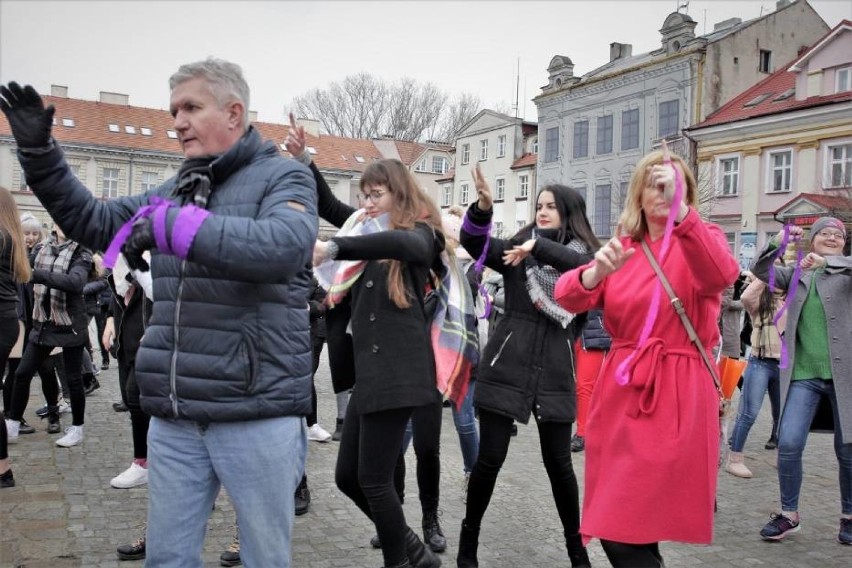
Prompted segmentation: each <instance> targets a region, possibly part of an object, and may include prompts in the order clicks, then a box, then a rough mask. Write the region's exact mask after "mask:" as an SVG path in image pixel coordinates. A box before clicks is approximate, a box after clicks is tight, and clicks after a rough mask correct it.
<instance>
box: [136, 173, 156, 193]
mask: <svg viewBox="0 0 852 568" xmlns="http://www.w3.org/2000/svg"><path fill="white" fill-rule="evenodd" d="M150 176H154V178H153V179H154V181H153V183H152V182H151V178H150ZM139 177H140V179H139V187H140V189H141V191H142V193H145V192H147V191H151V190H152V189H154V188H156V187H157V186H159V185H160V174H158V173H157V172H146V171H143V172H142V175H140V176H139Z"/></svg>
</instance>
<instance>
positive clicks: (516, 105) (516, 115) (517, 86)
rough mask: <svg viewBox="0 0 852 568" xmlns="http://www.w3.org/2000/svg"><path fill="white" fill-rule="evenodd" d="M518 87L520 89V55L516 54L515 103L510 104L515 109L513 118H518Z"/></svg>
mask: <svg viewBox="0 0 852 568" xmlns="http://www.w3.org/2000/svg"><path fill="white" fill-rule="evenodd" d="M520 89H521V57H520V56H518V72H517V73H515V104H513V105H512V108H513V109H515V118H518V106H519V104H518V103H519V101H518V98H519V97H520Z"/></svg>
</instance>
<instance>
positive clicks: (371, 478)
mask: <svg viewBox="0 0 852 568" xmlns="http://www.w3.org/2000/svg"><path fill="white" fill-rule="evenodd" d="M356 388H357V387H356ZM411 412H412V408H411V407H406V408H393V409H390V410H383V411H379V412H371V413H369V414H363V415H361V414H359V412H358V405H357V399H356V397H355V396H353V397H352V398H351V399H350V400H349V406H348V407H347V408H346V418H344V421H343V436H342V437H341V439H340V452H339V453H338V454H337V467H336V469H335V475H334V477H335V482H336V483H337V487H338V488H339V489H340V490H341V491H342V492H343V493H344V494H345V495H346V496H347V497H349V498H350V499H352V501H353V502H354V503H355V505H357V506H358V508H359V509H361V511H362V512H363V513H364V514H365V515H367V517H368V518H369V519H370V520H371V521H373V523H374V524H375V525H376V532H377V533H378V535H379V539H380V540H381V542H382V555H383V556H384V561H385V566H396V565H397V564H402V562H403V561H405V560H406V559H407V554H406V551H405V535H406V533H407V531H408V525H407V524H406V522H405V514H404V513H403V511H402V504H401V503H400V502H399V497H398V496H397V493H396V490H395V489H394V483H393V474H394V466H395V465H396V461H397V458H398V456H399V451H400V448H401V447H402V438H403V435H404V434H405V426H406V423H407V422H408V419H409V418H410V417H411Z"/></svg>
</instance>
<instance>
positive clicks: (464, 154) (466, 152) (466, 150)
mask: <svg viewBox="0 0 852 568" xmlns="http://www.w3.org/2000/svg"><path fill="white" fill-rule="evenodd" d="M461 163H462V165H464V164H469V163H470V144H462V147H461Z"/></svg>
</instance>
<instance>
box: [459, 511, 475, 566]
mask: <svg viewBox="0 0 852 568" xmlns="http://www.w3.org/2000/svg"><path fill="white" fill-rule="evenodd" d="M477 548H479V527H477V528H475V529H474V528H472V527H470V526H468V524H467V523H466V522H465V521H462V526H461V534H460V535H459V555H458V557H456V566H458V568H479V560H477V559H476V549H477Z"/></svg>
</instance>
